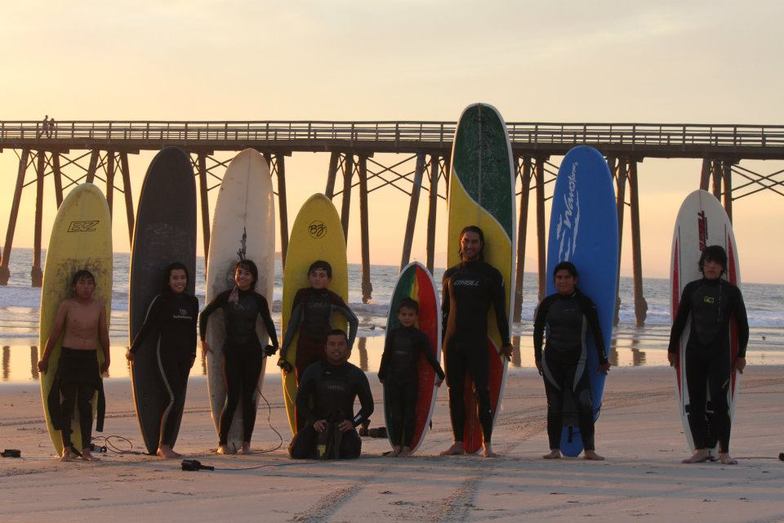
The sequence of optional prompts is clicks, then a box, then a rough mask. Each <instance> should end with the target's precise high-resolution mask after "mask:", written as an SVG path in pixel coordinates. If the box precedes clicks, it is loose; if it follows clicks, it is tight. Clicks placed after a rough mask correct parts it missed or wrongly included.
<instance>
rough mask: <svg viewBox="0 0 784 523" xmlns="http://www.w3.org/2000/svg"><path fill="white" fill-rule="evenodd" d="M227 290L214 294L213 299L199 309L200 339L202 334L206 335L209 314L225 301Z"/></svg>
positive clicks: (202, 336)
mask: <svg viewBox="0 0 784 523" xmlns="http://www.w3.org/2000/svg"><path fill="white" fill-rule="evenodd" d="M229 292H231V291H225V292H222V293H220V294H218V295H217V296H215V299H214V300H212V302H210V303H209V304H208V305H207V306H206V307H204V310H203V311H201V314H200V315H199V337H200V338H201V340H202V341H204V336H206V335H207V320H209V319H210V314H212V313H213V312H215V310H216V309H218V308H219V307H222V306H223V304H225V303H226V298H227V297H228V295H229Z"/></svg>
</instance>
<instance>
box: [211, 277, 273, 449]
mask: <svg viewBox="0 0 784 523" xmlns="http://www.w3.org/2000/svg"><path fill="white" fill-rule="evenodd" d="M231 293H232V290H231V289H230V290H227V291H225V292H222V293H220V294H219V295H218V296H217V297H216V298H215V299H214V300H212V303H210V304H209V305H207V306H206V307H205V308H204V310H203V311H202V313H201V316H199V335H200V336H201V339H202V341H203V340H204V336H205V334H206V331H207V320H208V319H209V317H210V314H212V313H213V312H214V311H215V310H217V309H218V308H221V309H223V319H224V322H225V326H226V339H225V341H224V343H223V355H224V357H225V358H226V367H225V373H226V389H227V390H226V405H225V406H224V407H223V413H222V414H221V420H220V434H219V437H220V440H219V444H220V445H225V444H226V442H227V439H228V435H229V429H230V428H231V420H232V418H233V417H234V410H235V409H236V408H237V404H238V403H239V402H240V401H242V423H243V439H242V441H243V442H245V443H249V442H250V438H251V435H252V434H253V426H254V424H255V423H256V403H255V402H254V398H255V396H256V389H257V387H258V383H259V374H261V365H262V362H263V361H264V353H263V352H262V347H261V341H260V340H259V337H258V335H257V334H256V318H257V317H259V316H261V319H262V321H263V322H264V327H265V329H266V330H267V334H268V335H269V338H270V342H271V343H272V346H273V347H274V348H275V349H276V350H277V348H278V337H277V335H276V334H275V324H274V323H273V322H272V317H271V316H270V311H269V306H268V305H267V300H266V299H265V298H264V296H262V295H261V294H259V293H257V292H256V291H253V290H247V291H243V290H238V296H237V301H236V302H233V301H230V299H229V296H230V295H231Z"/></svg>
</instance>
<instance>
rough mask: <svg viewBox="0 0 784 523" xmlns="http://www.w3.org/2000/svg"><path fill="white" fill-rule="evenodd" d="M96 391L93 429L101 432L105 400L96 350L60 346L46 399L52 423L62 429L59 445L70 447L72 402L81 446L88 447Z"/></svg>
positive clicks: (90, 437) (90, 439)
mask: <svg viewBox="0 0 784 523" xmlns="http://www.w3.org/2000/svg"><path fill="white" fill-rule="evenodd" d="M96 392H98V406H97V407H98V422H97V423H96V426H95V430H97V431H98V432H102V431H103V421H104V413H105V411H106V404H105V398H104V393H103V380H102V379H101V373H100V370H99V368H98V353H97V351H95V350H79V349H70V348H68V347H62V348H61V349H60V360H59V362H58V367H57V374H56V376H55V379H54V382H53V383H52V389H51V392H50V394H49V397H48V398H47V401H48V406H49V414H50V416H51V419H52V425H53V426H54V428H55V429H59V430H60V431H62V437H63V447H65V448H72V442H71V420H72V419H73V411H74V406H77V407H79V430H80V432H81V435H82V448H83V449H84V448H89V446H90V442H91V441H92V426H93V408H92V399H93V396H94V395H95V393H96ZM77 450H78V449H77Z"/></svg>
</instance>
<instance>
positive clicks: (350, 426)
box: [289, 329, 373, 459]
mask: <svg viewBox="0 0 784 523" xmlns="http://www.w3.org/2000/svg"><path fill="white" fill-rule="evenodd" d="M322 350H323V351H324V358H323V359H322V360H320V361H317V362H315V363H313V364H312V365H310V366H309V367H308V368H307V370H305V372H304V374H303V375H302V379H300V382H299V389H298V391H297V415H298V417H299V419H301V420H302V421H303V423H302V428H301V429H300V430H299V431H297V434H296V435H295V436H294V439H292V440H291V444H290V445H289V456H291V457H292V458H294V459H319V458H321V459H338V458H339V459H352V458H358V457H359V455H360V453H361V452H362V440H361V439H360V437H359V434H357V431H356V427H357V426H358V425H361V424H362V423H363V422H364V421H366V420H368V419H369V418H370V415H371V414H373V395H372V394H371V392H370V384H369V383H368V380H367V376H365V373H364V372H362V370H361V369H359V367H356V366H355V365H352V364H351V363H349V362H348V357H349V355H350V354H351V349H350V348H349V346H348V339H347V337H346V333H345V332H344V331H342V330H340V329H333V330H330V331H329V332H328V333H327V340H326V343H325V345H324V347H323V348H322ZM356 398H359V402H360V405H361V409H360V411H359V412H358V413H357V414H354V400H355V399H356Z"/></svg>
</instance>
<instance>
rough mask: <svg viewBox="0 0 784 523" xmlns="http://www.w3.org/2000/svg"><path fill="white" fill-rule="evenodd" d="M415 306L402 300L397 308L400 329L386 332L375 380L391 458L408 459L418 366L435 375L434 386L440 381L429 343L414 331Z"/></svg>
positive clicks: (416, 329) (413, 423)
mask: <svg viewBox="0 0 784 523" xmlns="http://www.w3.org/2000/svg"><path fill="white" fill-rule="evenodd" d="M418 314H419V304H418V303H417V302H416V301H415V300H413V299H411V298H403V299H402V300H400V304H399V305H398V308H397V319H398V321H399V322H400V326H398V327H396V328H394V329H392V330H390V331H388V332H387V337H386V341H385V343H384V354H383V355H382V356H381V366H380V368H379V369H378V379H379V380H380V381H381V383H383V384H384V398H385V400H386V401H385V406H386V408H387V416H388V419H389V423H388V425H389V427H388V430H389V436H390V440H391V441H392V454H393V455H394V456H409V455H410V454H411V441H412V439H413V437H414V429H415V428H416V427H415V424H416V405H417V395H418V391H419V390H418V389H419V372H418V368H417V366H418V362H419V357H420V355H422V356H424V357H425V359H427V362H428V363H429V364H430V365H431V366H432V367H433V370H434V371H435V372H436V374H437V375H438V380H437V381H436V386H440V385H441V382H443V380H444V371H443V370H442V369H441V365H439V364H438V362H437V361H436V359H435V357H434V356H433V350H432V347H431V345H430V341H429V340H428V339H427V336H426V335H425V333H423V332H422V331H421V330H419V329H418V328H417V327H416V322H417V317H418Z"/></svg>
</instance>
